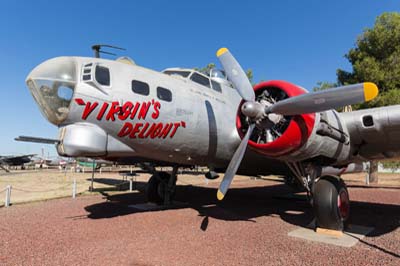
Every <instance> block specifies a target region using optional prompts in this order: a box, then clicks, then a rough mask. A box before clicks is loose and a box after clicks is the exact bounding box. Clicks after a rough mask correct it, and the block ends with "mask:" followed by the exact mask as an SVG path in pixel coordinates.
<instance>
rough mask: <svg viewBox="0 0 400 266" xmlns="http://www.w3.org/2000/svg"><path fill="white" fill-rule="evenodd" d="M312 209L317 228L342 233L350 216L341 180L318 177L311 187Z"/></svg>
mask: <svg viewBox="0 0 400 266" xmlns="http://www.w3.org/2000/svg"><path fill="white" fill-rule="evenodd" d="M339 195H340V197H339ZM339 203H340V205H341V206H340V208H339ZM313 209H314V214H315V218H316V226H317V227H321V228H326V229H331V230H339V231H342V230H343V229H344V228H345V226H346V224H347V222H348V219H349V216H350V198H349V192H348V191H347V187H346V184H345V183H344V182H343V180H342V179H340V178H339V177H336V176H322V177H320V178H319V180H318V181H317V182H316V183H315V184H314V187H313Z"/></svg>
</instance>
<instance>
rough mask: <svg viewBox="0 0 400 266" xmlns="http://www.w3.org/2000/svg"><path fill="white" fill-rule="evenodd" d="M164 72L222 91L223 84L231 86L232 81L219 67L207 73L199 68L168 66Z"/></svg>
mask: <svg viewBox="0 0 400 266" xmlns="http://www.w3.org/2000/svg"><path fill="white" fill-rule="evenodd" d="M163 73H164V74H167V75H170V76H173V77H177V78H180V79H184V80H190V81H192V82H195V83H197V84H200V85H202V86H205V87H207V88H212V89H213V90H215V91H218V92H221V91H222V89H221V86H222V85H225V86H230V87H231V83H230V82H229V81H228V80H227V78H226V76H225V72H224V71H222V70H218V69H211V70H210V71H209V72H208V73H207V75H206V74H204V73H201V72H199V71H197V70H194V69H186V68H167V69H165V70H164V71H163Z"/></svg>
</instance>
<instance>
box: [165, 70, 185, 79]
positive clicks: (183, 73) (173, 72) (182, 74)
mask: <svg viewBox="0 0 400 266" xmlns="http://www.w3.org/2000/svg"><path fill="white" fill-rule="evenodd" d="M164 74H167V75H170V76H173V75H177V76H182V77H184V78H187V77H188V76H189V74H190V72H189V71H174V70H168V71H164Z"/></svg>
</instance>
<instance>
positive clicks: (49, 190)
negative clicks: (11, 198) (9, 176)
mask: <svg viewBox="0 0 400 266" xmlns="http://www.w3.org/2000/svg"><path fill="white" fill-rule="evenodd" d="M69 186H71V184H66V185H65V186H62V187H58V188H55V189H48V190H27V189H23V188H18V187H13V190H17V191H21V192H27V193H43V192H52V191H57V190H60V189H63V188H66V187H69Z"/></svg>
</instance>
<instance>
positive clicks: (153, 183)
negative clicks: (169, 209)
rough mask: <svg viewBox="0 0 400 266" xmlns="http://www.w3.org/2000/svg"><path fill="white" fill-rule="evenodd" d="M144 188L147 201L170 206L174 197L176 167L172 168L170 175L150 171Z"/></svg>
mask: <svg viewBox="0 0 400 266" xmlns="http://www.w3.org/2000/svg"><path fill="white" fill-rule="evenodd" d="M152 172H153V175H152V176H151V177H150V179H149V181H148V183H147V187H146V198H147V201H149V202H153V203H157V204H160V205H161V204H163V205H170V204H171V203H172V200H173V198H174V196H175V189H176V180H177V172H178V167H173V169H172V173H171V174H169V173H167V172H159V171H155V170H154V171H152Z"/></svg>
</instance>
